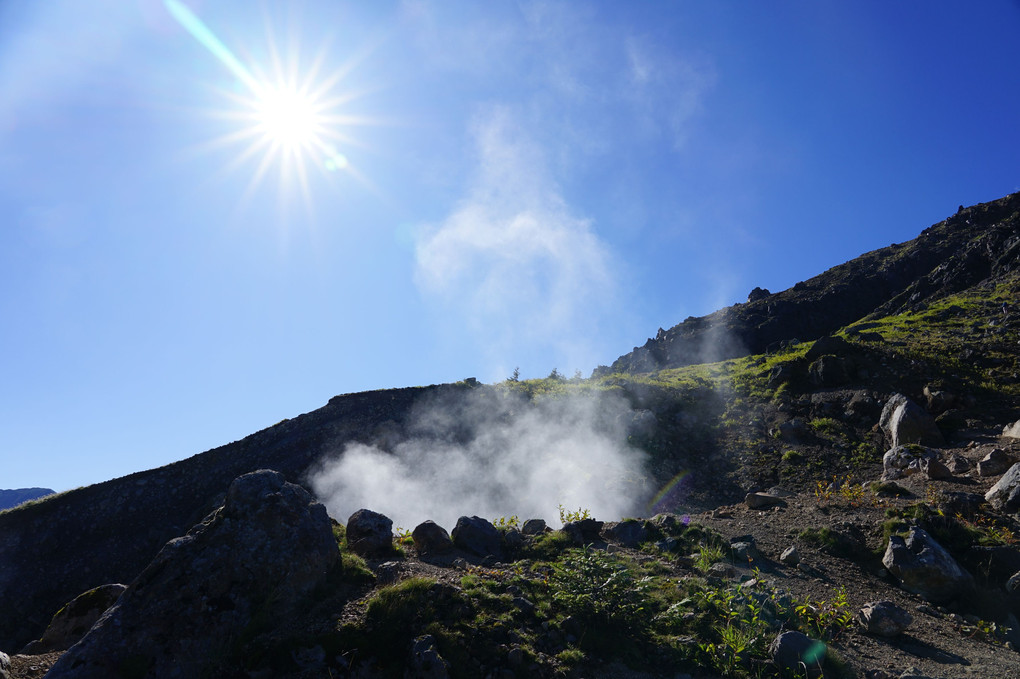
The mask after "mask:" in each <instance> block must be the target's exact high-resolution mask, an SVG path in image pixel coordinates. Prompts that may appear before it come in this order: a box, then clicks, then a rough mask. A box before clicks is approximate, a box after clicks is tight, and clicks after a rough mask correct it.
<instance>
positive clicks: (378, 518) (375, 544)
mask: <svg viewBox="0 0 1020 679" xmlns="http://www.w3.org/2000/svg"><path fill="white" fill-rule="evenodd" d="M347 546H348V547H349V548H350V550H351V551H352V552H354V553H355V554H360V555H361V556H367V557H387V556H391V555H392V554H393V551H394V550H393V521H391V520H390V519H389V517H387V516H384V515H382V514H380V513H378V512H373V511H371V510H369V509H359V510H358V511H356V512H354V513H353V514H351V517H350V518H349V519H347Z"/></svg>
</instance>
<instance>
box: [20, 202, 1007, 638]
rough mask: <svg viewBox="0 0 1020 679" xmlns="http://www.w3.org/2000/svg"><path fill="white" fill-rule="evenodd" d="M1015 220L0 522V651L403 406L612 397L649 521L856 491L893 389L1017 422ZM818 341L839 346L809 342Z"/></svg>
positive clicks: (317, 419) (245, 443)
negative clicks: (240, 497)
mask: <svg viewBox="0 0 1020 679" xmlns="http://www.w3.org/2000/svg"><path fill="white" fill-rule="evenodd" d="M1018 214H1020V194H1014V195H1011V196H1007V197H1005V198H1003V199H1001V200H998V201H993V202H991V203H986V204H982V205H979V206H975V207H973V208H968V209H962V210H961V211H959V212H958V213H957V214H956V215H954V216H953V217H951V218H949V219H947V220H946V221H944V222H942V223H940V224H937V225H935V226H933V227H931V228H929V229H926V230H925V231H924V232H923V233H922V234H921V235H920V236H919V237H918V238H917V239H915V240H914V241H911V242H909V243H905V244H902V245H898V246H890V247H888V248H883V249H881V250H876V251H874V252H872V253H868V254H866V255H863V256H861V257H859V258H857V259H855V260H852V261H851V262H848V263H846V264H843V265H840V266H838V267H834V268H833V269H830V270H829V271H827V272H825V273H823V274H821V275H819V276H816V277H815V278H812V279H810V280H809V281H806V282H804V283H799V284H798V285H796V286H794V287H793V288H791V289H790V290H786V291H783V292H780V293H776V294H773V295H767V296H764V297H762V298H761V299H755V301H752V302H749V303H747V304H739V305H735V306H733V307H730V308H728V309H723V310H721V311H719V312H716V313H715V314H711V315H709V316H706V317H703V318H700V319H688V320H687V321H685V322H683V323H681V324H680V325H678V326H676V327H675V328H673V329H671V330H669V331H662V332H660V334H659V336H658V337H657V338H655V339H652V340H649V341H648V342H647V343H646V344H645V345H644V347H641V348H638V349H635V351H634V352H631V353H630V354H628V355H626V356H623V357H620V358H619V359H618V360H617V361H616V362H614V364H613V366H612V367H611V368H601V369H599V370H598V371H596V374H595V376H594V377H593V378H592V379H590V380H556V379H547V380H528V381H523V382H508V383H506V384H502V385H494V386H480V385H477V384H476V383H474V382H473V381H467V382H466V383H461V384H457V385H444V386H439V387H425V388H414V389H400V390H390V391H379V392H367V393H363V394H351V395H346V396H340V397H337V398H335V399H332V400H331V401H330V402H329V404H327V405H326V406H325V407H323V408H321V409H319V410H317V411H314V412H312V413H308V414H306V415H302V416H300V417H297V418H294V419H292V420H286V421H284V422H281V423H279V424H277V425H275V426H273V427H270V428H268V429H266V430H263V431H261V432H258V433H256V434H253V435H252V436H249V437H247V438H245V439H243V440H242V441H239V442H235V443H232V444H229V445H227V446H223V447H220V448H217V449H214V450H211V451H208V452H206V453H202V454H200V455H196V456H194V457H192V458H189V459H187V460H182V461H181V462H178V463H175V464H172V465H168V466H166V467H162V468H160V469H155V470H150V471H146V472H140V473H138V474H133V475H131V476H128V477H124V478H121V479H114V480H111V481H108V482H106V483H103V484H98V485H95V486H90V487H87V488H81V489H77V490H75V491H71V492H68V493H64V494H61V495H59V496H55V497H52V498H48V499H45V500H43V501H41V502H38V503H35V504H32V505H30V506H26V507H21V508H18V509H15V510H12V511H8V512H3V513H0V563H3V564H4V568H3V569H0V601H3V604H4V611H3V614H2V615H0V648H3V649H5V650H6V649H17V648H19V647H20V646H21V645H23V644H24V643H26V642H27V641H29V640H30V639H33V638H37V637H38V636H39V635H40V634H41V632H42V629H43V628H44V627H45V624H46V622H47V621H48V619H49V616H50V615H52V613H53V612H54V611H56V610H57V609H58V608H59V607H60V606H62V605H63V604H64V603H66V602H67V601H70V599H72V598H73V597H74V596H76V595H77V594H79V593H81V592H83V591H85V590H87V589H89V588H91V587H95V586H97V585H101V584H105V583H108V582H115V581H120V582H129V581H130V580H131V579H132V578H133V577H134V575H135V574H137V573H138V572H140V571H141V570H142V568H143V567H144V566H145V565H146V564H147V563H148V562H149V560H150V559H151V558H152V557H153V555H154V554H155V553H156V552H157V551H158V550H159V548H160V546H161V545H163V544H164V543H165V542H166V541H167V540H169V539H171V538H173V537H176V536H179V535H182V534H184V533H185V532H186V531H187V530H188V528H189V527H190V526H192V525H193V524H195V523H196V522H198V521H199V520H201V519H202V517H203V516H205V515H206V514H207V513H208V512H209V511H210V510H212V509H213V508H215V507H216V506H217V505H218V504H219V503H220V502H221V501H222V494H223V493H224V491H225V490H226V488H227V486H228V485H229V483H230V481H231V480H232V479H234V478H235V477H237V476H239V475H241V474H243V473H246V472H250V471H253V470H255V469H259V468H272V469H276V470H279V471H281V472H282V473H283V474H284V475H285V476H286V477H287V478H288V479H289V480H291V481H294V482H298V483H305V482H306V481H307V477H308V473H309V471H310V470H311V469H313V468H314V467H315V466H316V465H317V464H319V462H320V460H321V459H322V458H323V456H325V455H329V454H332V453H335V452H336V451H339V450H341V449H342V448H343V447H344V445H345V444H347V443H349V442H352V441H358V442H363V443H367V444H377V445H378V446H379V447H380V448H382V449H384V450H388V449H389V448H390V447H391V446H390V445H389V444H388V443H387V442H388V441H392V440H398V439H400V437H401V436H403V435H404V433H405V431H406V429H407V426H408V422H409V421H410V420H411V419H412V418H413V414H414V412H415V410H416V409H417V408H420V407H421V406H422V404H423V403H424V402H428V401H430V400H433V399H436V398H439V397H440V396H442V395H444V394H451V393H452V394H462V393H468V392H472V391H474V390H483V391H490V390H508V391H511V392H519V393H521V394H523V395H525V396H527V397H528V398H531V399H543V398H557V397H559V396H560V395H564V394H572V393H582V394H585V393H603V392H609V393H613V394H617V395H619V396H620V397H621V398H622V399H624V400H625V401H626V403H627V404H628V405H629V407H630V409H631V414H632V416H633V422H631V423H630V424H629V427H630V429H629V433H630V437H629V438H630V443H631V444H632V445H635V446H638V447H640V448H641V449H643V450H644V451H646V452H647V453H648V469H647V473H648V474H649V475H650V476H651V479H652V481H653V482H654V483H655V485H656V487H660V488H662V489H663V492H662V493H660V494H657V495H656V498H649V499H650V500H655V501H656V503H654V504H653V503H651V502H650V503H649V506H648V509H649V512H648V513H649V514H651V513H654V512H657V511H667V510H678V511H694V510H695V509H712V508H714V507H716V506H718V505H720V504H732V503H734V502H738V501H740V500H741V499H742V498H743V496H744V494H745V493H746V492H747V491H749V490H756V489H763V488H767V487H770V486H772V485H775V484H782V485H784V486H788V487H791V488H793V489H794V490H799V491H802V492H810V490H811V488H812V487H813V486H814V485H815V484H816V483H817V482H818V481H819V480H821V479H826V478H831V477H832V476H833V475H834V474H841V475H847V476H848V477H849V475H853V476H854V477H855V478H857V479H858V480H862V479H868V478H872V479H873V478H875V477H876V476H877V475H878V474H879V473H881V465H880V461H881V453H882V452H883V451H884V449H885V443H884V440H883V434H882V432H881V431H880V430H878V428H877V427H876V426H875V425H876V423H877V421H878V416H879V412H880V410H881V404H882V402H883V401H884V400H885V399H886V398H887V397H888V396H889V394H891V393H892V392H896V391H898V392H903V393H906V394H907V395H908V396H910V397H912V398H914V399H916V400H918V401H922V402H923V400H924V398H925V395H924V394H925V392H924V389H925V387H931V388H932V389H933V390H934V391H935V392H938V393H943V394H944V395H947V396H945V398H947V399H949V400H950V401H951V405H950V406H947V407H945V408H941V409H939V411H938V413H937V414H939V415H940V427H942V429H943V430H944V432H945V434H946V435H947V437H949V438H950V439H954V438H955V439H958V440H959V441H960V442H963V443H962V444H961V445H966V441H968V440H971V441H973V440H976V439H977V440H990V438H989V437H991V435H992V433H995V432H997V431H998V430H1001V426H1002V424H1003V423H1004V422H1007V421H1012V419H1016V408H1017V403H1018V401H1017V395H1018V393H1017V392H1018V389H1020V387H1018V386H1017V385H1018V378H1017V376H1016V375H1017V373H1018V372H1020V367H1018V366H1017V362H1016V357H1015V353H1016V352H1015V344H1016V339H1017V338H1016V331H1017V324H1016V318H1017V316H1018V315H1017V314H1012V315H1009V316H1005V317H1004V315H1003V313H1002V311H1001V309H1000V306H1001V303H1002V301H1010V302H1012V301H1013V300H1016V299H1017V295H1018V294H1020V276H1018V274H1020V266H1018V258H1020V245H1018V243H1020V217H1018ZM836 333H838V334H839V335H840V338H841V339H840V340H838V341H832V342H829V343H828V344H826V343H823V342H819V343H816V344H815V345H812V344H810V343H809V342H808V340H813V339H816V338H819V337H822V336H825V335H832V334H836ZM794 340H805V341H804V342H800V343H796V342H795V341H794ZM823 347H828V348H827V349H823ZM766 350H769V353H767V354H766V353H764V352H765V351H766ZM721 359H726V360H721ZM827 366H828V367H827ZM950 397H951V398H950ZM947 402H948V401H947ZM929 405H930V404H929ZM457 426H458V425H457V423H456V422H455V421H452V425H451V427H452V429H453V430H454V431H453V432H452V434H451V435H452V436H454V437H456V436H457V435H458V433H457V431H456V429H457ZM594 471H596V472H597V470H594ZM671 481H672V483H670V482H671ZM473 511H474V510H473V508H471V507H464V508H463V512H464V513H465V514H471V513H473ZM337 518H340V519H344V518H345V517H337ZM600 518H601V517H600ZM605 518H616V517H605ZM40 564H44V565H45V568H40Z"/></svg>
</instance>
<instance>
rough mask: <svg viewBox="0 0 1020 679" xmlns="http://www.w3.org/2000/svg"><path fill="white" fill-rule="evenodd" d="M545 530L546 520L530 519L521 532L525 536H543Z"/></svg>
mask: <svg viewBox="0 0 1020 679" xmlns="http://www.w3.org/2000/svg"><path fill="white" fill-rule="evenodd" d="M545 529H546V525H545V519H528V520H527V521H525V522H524V525H523V526H521V532H522V533H524V534H525V535H541V534H542V533H544V532H545Z"/></svg>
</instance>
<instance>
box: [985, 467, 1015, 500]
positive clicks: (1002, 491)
mask: <svg viewBox="0 0 1020 679" xmlns="http://www.w3.org/2000/svg"><path fill="white" fill-rule="evenodd" d="M985 502H987V503H988V504H990V505H992V506H993V507H995V508H996V509H998V510H999V511H1013V510H1015V509H1020V462H1017V463H1016V464H1015V465H1013V466H1012V467H1010V468H1009V470H1007V471H1006V473H1005V474H1003V475H1002V478H1001V479H999V480H998V481H996V482H995V485H994V486H992V487H991V488H989V489H988V492H987V493H985Z"/></svg>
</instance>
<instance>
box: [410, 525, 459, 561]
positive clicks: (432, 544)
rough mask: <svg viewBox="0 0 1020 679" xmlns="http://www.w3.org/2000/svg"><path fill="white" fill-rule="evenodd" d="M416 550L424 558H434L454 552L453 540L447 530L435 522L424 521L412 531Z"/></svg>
mask: <svg viewBox="0 0 1020 679" xmlns="http://www.w3.org/2000/svg"><path fill="white" fill-rule="evenodd" d="M411 539H412V540H414V548H415V549H416V550H418V554H420V555H422V556H432V555H434V554H443V553H445V552H451V551H453V540H451V539H450V534H449V533H447V532H446V529H445V528H443V527H442V526H440V525H439V524H438V523H436V522H435V521H424V522H422V523H419V524H418V525H417V526H415V529H414V530H413V531H411Z"/></svg>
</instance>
